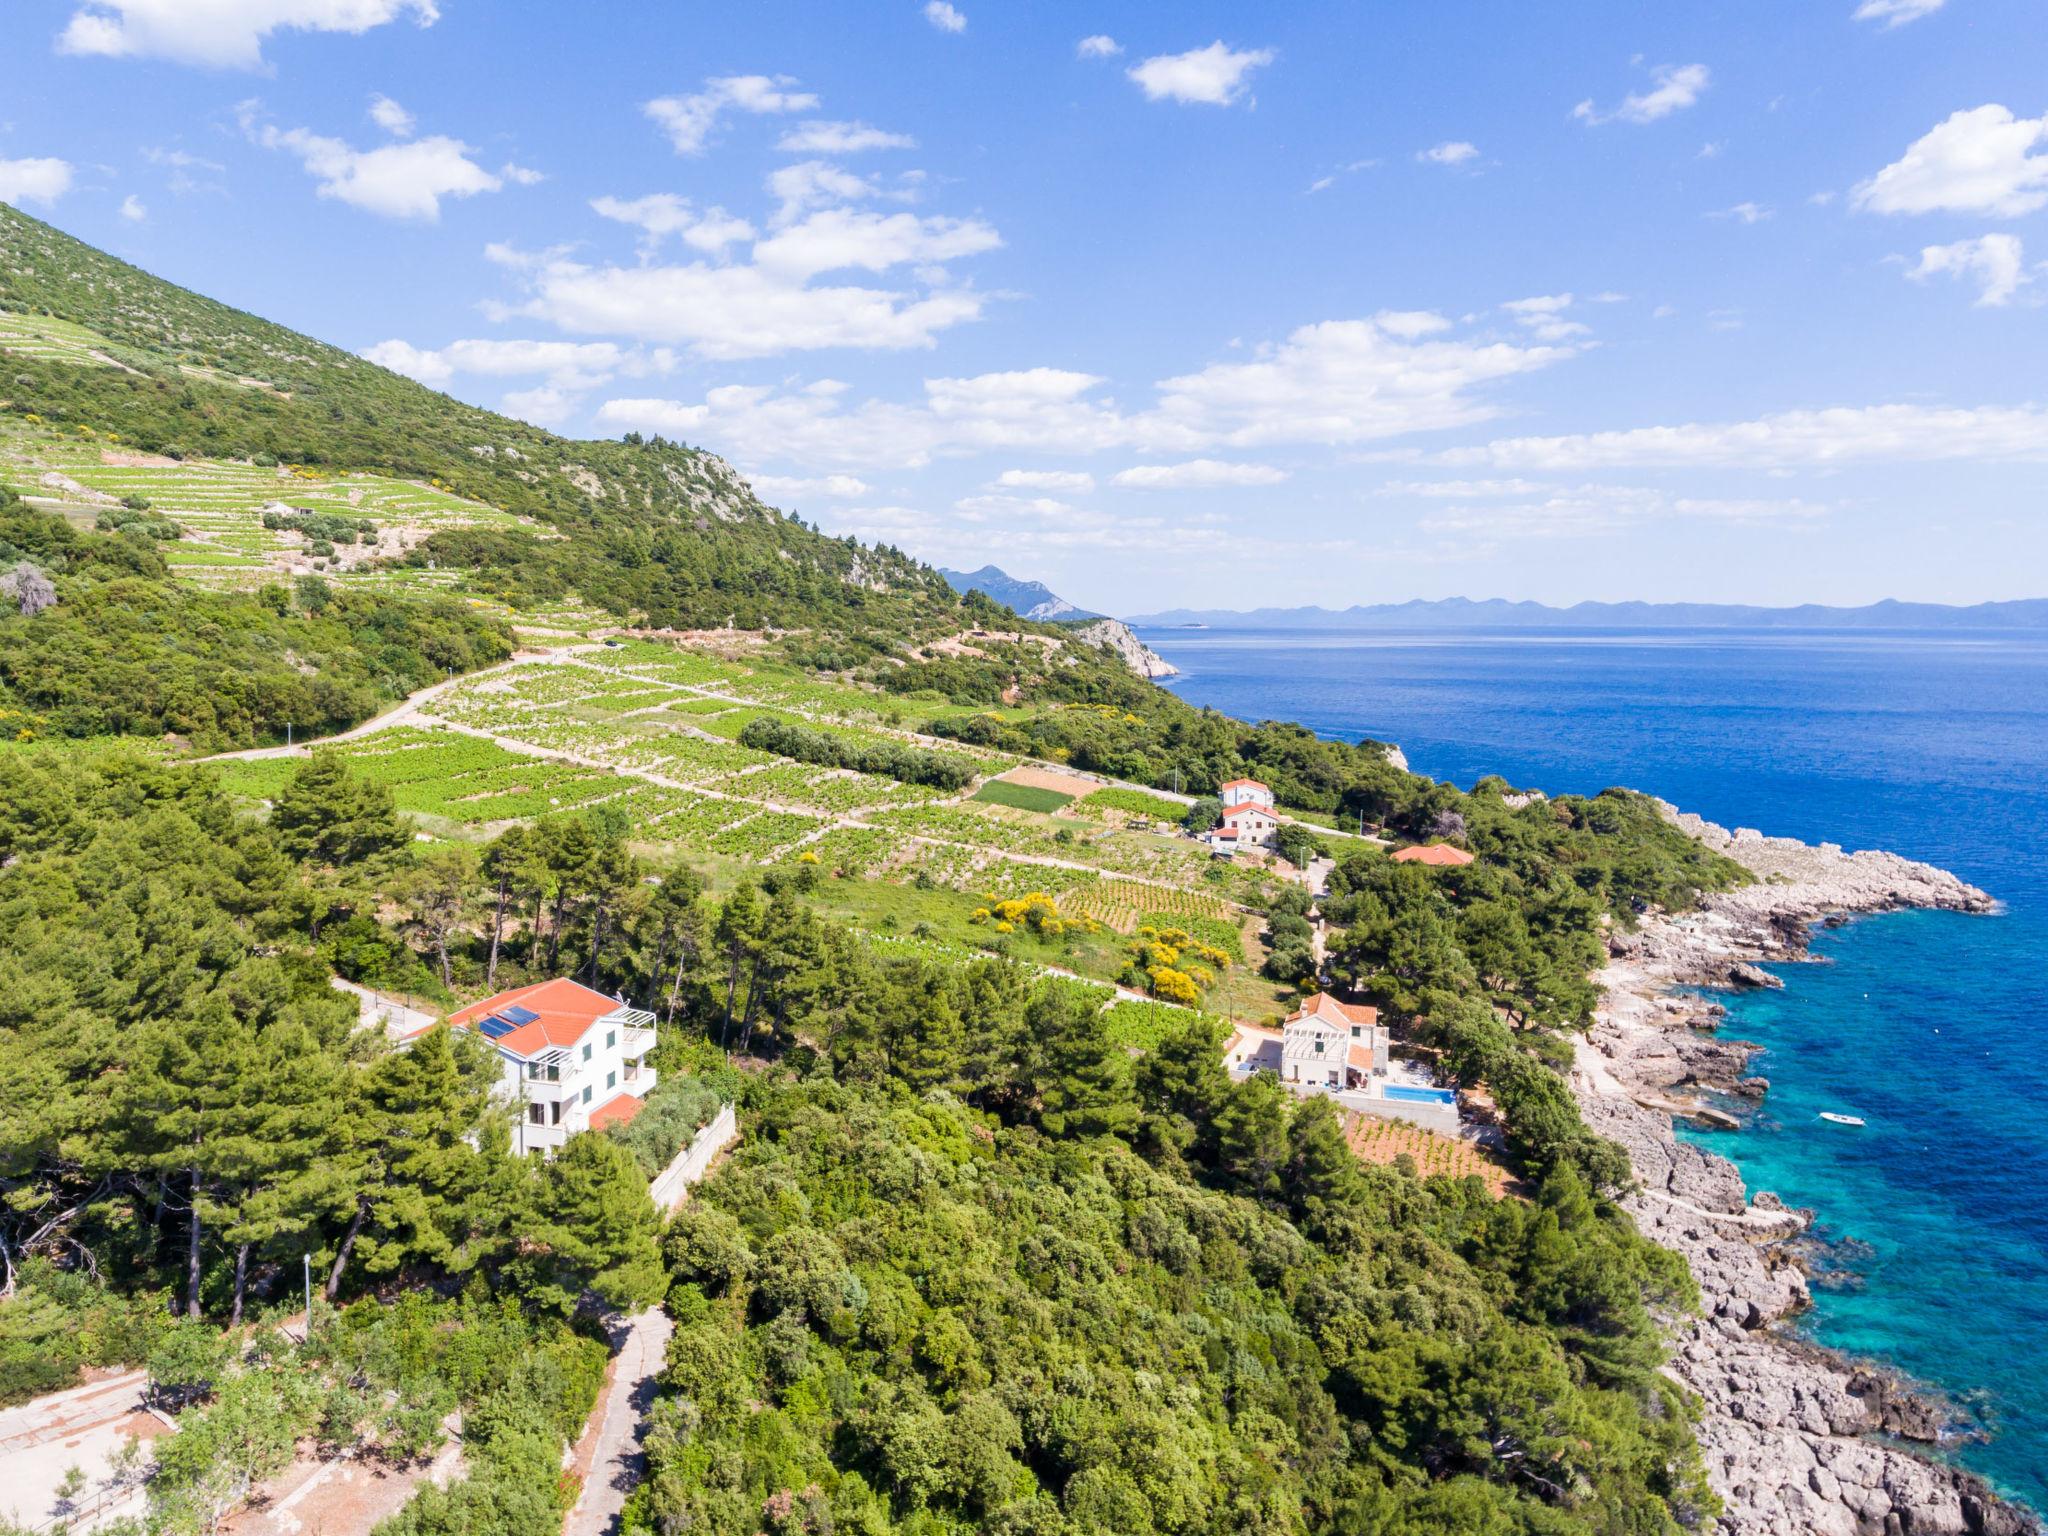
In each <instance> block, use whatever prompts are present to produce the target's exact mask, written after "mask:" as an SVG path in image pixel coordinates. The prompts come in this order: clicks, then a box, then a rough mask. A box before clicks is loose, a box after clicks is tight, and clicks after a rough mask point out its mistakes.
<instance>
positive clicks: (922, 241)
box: [754, 208, 1003, 278]
mask: <svg viewBox="0 0 2048 1536" xmlns="http://www.w3.org/2000/svg"><path fill="white" fill-rule="evenodd" d="M1002 243H1003V239H1002V236H1001V235H999V234H997V233H996V230H995V227H994V226H993V225H991V224H986V223H983V222H982V221H981V220H980V219H951V218H943V217H939V216H931V217H924V216H920V215H918V214H914V213H876V212H873V211H872V210H869V209H865V208H826V209H821V210H820V211H818V212H817V213H813V214H811V215H809V216H808V217H807V218H804V219H802V220H800V221H799V222H797V223H795V224H791V225H788V226H786V227H785V228H783V229H780V230H777V231H776V232H775V233H774V234H773V235H771V236H769V237H768V238H767V239H766V240H763V241H761V242H759V243H758V244H757V245H755V247H754V262H755V264H756V265H757V266H761V267H764V268H767V269H769V270H771V271H774V272H780V273H783V274H786V275H787V276H790V277H792V278H808V277H814V276H816V275H817V274H818V273H821V272H833V271H840V270H844V269H846V268H850V267H858V268H860V269H862V270H864V271H868V272H885V271H887V270H888V269H889V268H891V267H896V266H903V265H905V264H917V265H934V264H936V263H939V262H946V261H955V260H958V259H959V258H961V257H964V256H979V255H981V254H982V253H983V252H985V251H992V250H995V249H996V248H997V247H998V246H1000V245H1001V244H1002Z"/></svg>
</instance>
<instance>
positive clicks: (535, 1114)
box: [526, 1104, 548, 1125]
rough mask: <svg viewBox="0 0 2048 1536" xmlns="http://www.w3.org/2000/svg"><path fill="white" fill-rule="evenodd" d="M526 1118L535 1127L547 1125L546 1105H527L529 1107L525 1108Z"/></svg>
mask: <svg viewBox="0 0 2048 1536" xmlns="http://www.w3.org/2000/svg"><path fill="white" fill-rule="evenodd" d="M526 1118H527V1119H528V1120H531V1121H532V1122H533V1123H534V1124H535V1125H546V1124H547V1123H548V1107H547V1105H545V1104H529V1105H527V1106H526Z"/></svg>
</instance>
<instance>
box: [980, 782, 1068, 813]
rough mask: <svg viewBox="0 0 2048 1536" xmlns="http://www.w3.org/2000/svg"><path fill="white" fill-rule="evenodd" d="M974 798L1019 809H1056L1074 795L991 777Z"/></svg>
mask: <svg viewBox="0 0 2048 1536" xmlns="http://www.w3.org/2000/svg"><path fill="white" fill-rule="evenodd" d="M974 798H975V799H977V800H980V801H983V802H984V803H986V804H988V805H1007V806H1009V807H1010V808H1011V809H1012V810H1018V811H1056V810H1058V809H1059V808H1060V807H1061V806H1063V805H1066V804H1068V803H1070V802H1071V801H1072V800H1073V798H1074V797H1073V796H1072V795H1063V794H1061V793H1060V792H1059V791H1058V790H1056V789H1040V788H1039V787H1038V786H1037V785H1036V784H1006V783H1004V782H1003V781H1002V780H1001V779H990V780H989V781H988V782H987V783H986V784H984V785H982V786H981V788H980V789H978V790H976V791H975V794H974Z"/></svg>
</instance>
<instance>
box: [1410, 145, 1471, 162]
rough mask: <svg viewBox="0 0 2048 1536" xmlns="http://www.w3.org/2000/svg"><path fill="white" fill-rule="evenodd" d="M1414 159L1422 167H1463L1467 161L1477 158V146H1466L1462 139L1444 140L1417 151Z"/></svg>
mask: <svg viewBox="0 0 2048 1536" xmlns="http://www.w3.org/2000/svg"><path fill="white" fill-rule="evenodd" d="M1415 158H1416V159H1417V160H1420V161H1421V162H1422V163H1423V164H1424V165H1463V164H1464V163H1465V162H1466V161H1467V160H1476V159H1478V158H1479V146H1478V145H1476V144H1467V143H1466V142H1465V141H1464V140H1463V139H1446V140H1444V141H1443V143H1441V144H1437V145H1433V146H1431V147H1430V148H1428V149H1421V150H1417V151H1416V152H1415Z"/></svg>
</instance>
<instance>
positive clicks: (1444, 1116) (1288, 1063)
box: [1223, 992, 1458, 1136]
mask: <svg viewBox="0 0 2048 1536" xmlns="http://www.w3.org/2000/svg"><path fill="white" fill-rule="evenodd" d="M1390 1064H1391V1063H1390V1057H1389V1053H1388V1050H1387V1033H1386V1030H1385V1029H1384V1028H1382V1027H1381V1025H1380V1016H1379V1010H1378V1009H1376V1008H1372V1007H1368V1006H1366V1005H1364V1004H1362V1003H1340V1002H1339V1001H1337V999H1336V998H1334V997H1332V996H1330V994H1329V993H1327V992H1318V993H1317V994H1316V995H1315V996H1314V997H1311V998H1309V999H1308V1000H1307V1001H1306V1002H1304V1003H1303V1004H1302V1005H1301V1007H1300V1008H1298V1009H1296V1010H1295V1012H1294V1013H1293V1014H1292V1016H1290V1017H1289V1018H1288V1019H1287V1020H1286V1021H1285V1023H1284V1024H1283V1025H1282V1027H1281V1028H1279V1029H1277V1030H1274V1029H1260V1028H1257V1027H1256V1026H1253V1025H1250V1024H1240V1025H1238V1026H1237V1027H1236V1028H1235V1029H1233V1030H1232V1031H1231V1032H1230V1038H1229V1039H1227V1040H1225V1041H1224V1042H1223V1066H1224V1070H1225V1071H1227V1072H1228V1073H1229V1074H1230V1075H1231V1077H1232V1078H1237V1079H1241V1078H1246V1077H1249V1076H1251V1075H1252V1074H1253V1073H1255V1072H1270V1073H1272V1074H1273V1076H1274V1077H1275V1078H1277V1079H1279V1081H1280V1084H1281V1086H1282V1087H1284V1088H1286V1089H1288V1090H1289V1091H1290V1092H1292V1093H1298V1094H1301V1095H1302V1096H1303V1097H1308V1096H1311V1095H1314V1096H1319V1097H1325V1098H1330V1099H1334V1100H1336V1102H1337V1103H1338V1104H1339V1105H1341V1106H1342V1107H1343V1108H1345V1109H1348V1110H1355V1111H1357V1112H1358V1113H1360V1114H1366V1115H1374V1116H1378V1117H1379V1118H1381V1119H1387V1120H1405V1121H1407V1122H1408V1123H1410V1124H1411V1125H1420V1126H1422V1127H1424V1128H1425V1129H1427V1130H1432V1131H1436V1132H1438V1133H1439V1134H1441V1135H1445V1136H1455V1135H1457V1134H1458V1095H1457V1093H1456V1092H1455V1091H1454V1090H1452V1089H1449V1088H1438V1087H1435V1086H1433V1085H1431V1084H1429V1083H1428V1081H1427V1079H1426V1078H1424V1079H1422V1080H1421V1081H1414V1080H1411V1079H1410V1078H1409V1077H1408V1076H1407V1075H1406V1074H1405V1073H1404V1071H1403V1069H1401V1068H1400V1067H1398V1066H1396V1067H1394V1068H1393V1070H1391V1071H1390V1070H1389V1068H1390Z"/></svg>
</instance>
